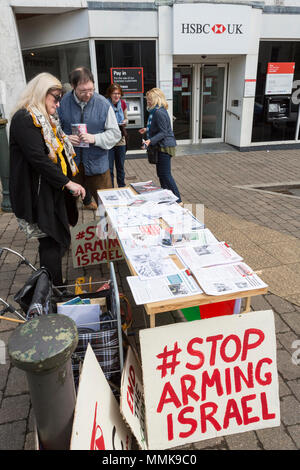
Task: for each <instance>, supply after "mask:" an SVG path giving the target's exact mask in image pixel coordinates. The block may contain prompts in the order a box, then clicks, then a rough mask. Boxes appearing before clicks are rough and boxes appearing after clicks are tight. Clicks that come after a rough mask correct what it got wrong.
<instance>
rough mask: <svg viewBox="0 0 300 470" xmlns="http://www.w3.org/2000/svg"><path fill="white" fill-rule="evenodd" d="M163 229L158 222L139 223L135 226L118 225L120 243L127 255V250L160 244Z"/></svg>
mask: <svg viewBox="0 0 300 470" xmlns="http://www.w3.org/2000/svg"><path fill="white" fill-rule="evenodd" d="M161 232H162V229H161V227H160V225H158V224H152V225H151V224H150V225H138V226H134V227H118V229H117V233H118V237H119V240H120V243H121V245H122V247H123V250H124V251H125V253H126V255H127V251H129V250H131V249H133V248H138V247H141V248H142V247H143V248H148V247H149V246H154V245H159V244H160V240H161Z"/></svg>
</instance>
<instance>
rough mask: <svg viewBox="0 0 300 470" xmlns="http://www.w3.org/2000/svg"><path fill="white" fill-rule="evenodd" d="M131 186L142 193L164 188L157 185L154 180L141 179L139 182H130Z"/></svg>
mask: <svg viewBox="0 0 300 470" xmlns="http://www.w3.org/2000/svg"><path fill="white" fill-rule="evenodd" d="M130 186H131V187H132V188H133V189H134V190H135V191H136V192H137V193H138V194H142V193H145V192H149V191H158V190H161V189H162V188H161V187H160V186H156V185H155V184H154V183H153V181H152V180H149V181H140V182H139V183H130Z"/></svg>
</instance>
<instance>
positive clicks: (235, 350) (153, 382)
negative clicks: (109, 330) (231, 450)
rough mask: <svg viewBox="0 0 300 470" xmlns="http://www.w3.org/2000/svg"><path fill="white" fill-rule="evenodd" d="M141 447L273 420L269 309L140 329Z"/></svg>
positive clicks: (275, 400)
mask: <svg viewBox="0 0 300 470" xmlns="http://www.w3.org/2000/svg"><path fill="white" fill-rule="evenodd" d="M140 345H141V360H142V368H143V382H144V396H145V408H146V423H147V434H148V448H149V449H153V450H159V449H168V448H172V447H176V446H181V445H185V444H189V443H192V442H197V441H201V440H205V439H210V438H216V437H220V436H224V435H229V434H236V433H241V432H247V431H253V430H255V429H263V428H269V427H274V426H279V425H280V406H279V393H278V376H277V367H276V336H275V325H274V315H273V312H272V311H271V310H267V311H261V312H249V313H246V314H241V315H232V316H223V317H218V320H217V321H216V319H215V318H209V319H206V320H196V321H192V322H185V323H180V324H179V323H177V324H172V325H167V326H162V327H157V328H149V329H145V330H141V331H140Z"/></svg>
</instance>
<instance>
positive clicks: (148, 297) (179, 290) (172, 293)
mask: <svg viewBox="0 0 300 470" xmlns="http://www.w3.org/2000/svg"><path fill="white" fill-rule="evenodd" d="M127 281H128V284H129V287H130V289H131V292H132V295H133V298H134V300H135V303H136V305H141V304H148V303H151V302H160V301H162V300H168V299H174V298H177V297H186V296H189V295H196V294H202V292H203V291H202V290H201V289H200V287H199V286H198V284H197V282H195V280H194V278H193V276H191V275H188V274H187V273H186V271H184V270H180V271H178V272H177V273H176V274H168V275H166V276H164V277H160V278H157V277H154V278H151V279H148V280H141V279H140V278H138V277H137V276H129V277H127Z"/></svg>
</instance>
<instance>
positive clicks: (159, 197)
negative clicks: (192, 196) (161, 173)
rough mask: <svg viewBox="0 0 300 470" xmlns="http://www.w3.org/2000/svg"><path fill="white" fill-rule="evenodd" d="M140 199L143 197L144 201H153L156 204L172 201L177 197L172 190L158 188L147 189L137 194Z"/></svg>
mask: <svg viewBox="0 0 300 470" xmlns="http://www.w3.org/2000/svg"><path fill="white" fill-rule="evenodd" d="M139 198H140V199H145V200H146V201H150V200H151V201H154V202H157V203H158V204H162V203H173V202H175V201H177V199H178V197H177V196H175V194H174V193H172V191H170V190H169V189H160V190H158V191H149V192H145V193H143V194H142V195H139Z"/></svg>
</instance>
